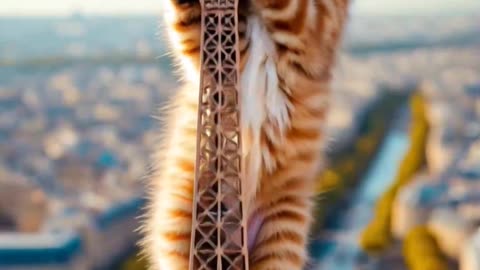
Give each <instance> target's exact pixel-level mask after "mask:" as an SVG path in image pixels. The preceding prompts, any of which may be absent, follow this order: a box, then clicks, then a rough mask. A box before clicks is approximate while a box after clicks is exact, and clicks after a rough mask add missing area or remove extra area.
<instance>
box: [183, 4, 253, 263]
mask: <svg viewBox="0 0 480 270" xmlns="http://www.w3.org/2000/svg"><path fill="white" fill-rule="evenodd" d="M200 2H201V5H202V44H201V62H202V68H201V75H200V95H199V109H198V130H197V132H198V134H197V160H196V172H195V186H194V205H193V219H192V240H191V241H192V242H191V250H190V270H200V269H203V270H248V251H247V235H246V233H247V230H246V225H247V222H246V218H245V209H244V208H243V203H242V202H243V196H242V180H241V179H242V167H243V166H242V158H241V136H240V95H239V92H238V91H239V65H238V62H239V60H240V59H239V58H240V54H239V50H238V38H239V37H238V28H237V23H238V15H237V14H238V13H237V7H238V0H201V1H200Z"/></svg>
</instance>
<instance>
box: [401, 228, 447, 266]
mask: <svg viewBox="0 0 480 270" xmlns="http://www.w3.org/2000/svg"><path fill="white" fill-rule="evenodd" d="M403 257H404V259H405V262H406V264H407V266H408V268H409V269H410V270H448V262H447V260H446V258H445V256H444V255H443V254H442V253H441V251H440V249H439V248H438V245H437V242H436V240H435V238H434V237H433V236H432V234H431V233H430V231H429V230H428V228H427V227H426V226H419V227H416V228H414V229H412V230H411V231H410V232H409V233H408V234H407V236H406V237H405V241H404V245H403Z"/></svg>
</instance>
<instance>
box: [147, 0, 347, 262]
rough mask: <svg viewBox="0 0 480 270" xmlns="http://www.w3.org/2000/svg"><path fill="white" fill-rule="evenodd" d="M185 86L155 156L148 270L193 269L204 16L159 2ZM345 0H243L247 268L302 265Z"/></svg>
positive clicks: (177, 3)
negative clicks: (197, 129) (192, 251)
mask: <svg viewBox="0 0 480 270" xmlns="http://www.w3.org/2000/svg"><path fill="white" fill-rule="evenodd" d="M163 2H164V17H165V22H166V25H167V27H166V31H167V33H168V37H169V39H170V41H171V49H172V51H173V53H174V55H175V59H176V60H177V61H178V62H179V66H180V72H181V75H183V81H184V84H183V87H182V88H181V89H180V91H179V92H178V93H177V94H176V96H174V98H173V100H172V102H171V104H170V106H169V108H168V110H167V114H166V115H167V121H166V123H165V131H164V132H163V133H162V135H163V137H162V144H161V145H160V146H159V147H158V148H157V149H156V152H155V154H154V157H153V162H154V168H153V173H152V175H151V176H150V183H149V184H150V202H149V208H148V213H147V218H146V221H145V224H144V233H145V239H144V243H143V244H144V248H145V252H146V253H147V255H148V257H149V259H150V263H151V267H152V269H154V270H186V269H188V263H189V251H190V240H191V239H190V235H191V218H192V195H193V181H194V167H195V151H196V145H195V143H196V136H197V131H196V127H197V107H198V91H199V74H200V71H199V68H200V55H199V50H200V31H201V29H200V24H201V22H200V21H201V11H200V4H199V3H198V0H197V1H195V0H163ZM348 2H349V1H348V0H252V1H248V0H240V2H239V9H240V11H239V36H240V47H239V49H240V55H241V60H240V66H241V70H240V72H241V80H240V87H241V90H240V95H241V104H242V108H241V114H242V115H241V119H242V123H241V128H242V140H243V142H242V144H243V155H244V159H245V160H244V161H245V163H244V164H245V167H244V169H245V170H246V171H245V172H246V174H245V175H246V178H245V179H244V180H245V181H246V185H245V186H246V187H247V189H246V190H244V192H245V193H246V198H247V201H246V206H245V207H246V209H247V212H248V213H249V220H250V221H249V224H250V226H249V227H248V238H249V242H250V243H249V248H250V254H249V257H250V269H252V270H295V269H302V268H303V267H304V266H305V264H306V262H307V260H308V254H307V249H306V244H307V242H308V235H309V229H310V225H311V222H312V206H313V201H312V196H313V195H314V194H313V191H314V178H315V176H316V175H317V173H318V169H319V165H320V163H321V153H322V146H323V144H324V142H325V139H324V136H323V133H322V125H323V124H324V122H325V116H326V113H327V111H328V102H329V84H330V78H331V70H332V66H333V64H334V59H335V53H336V51H337V50H338V47H339V41H340V38H341V35H342V32H343V28H344V24H345V21H346V17H347V9H348V4H349V3H348Z"/></svg>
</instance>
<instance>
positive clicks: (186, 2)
mask: <svg viewBox="0 0 480 270" xmlns="http://www.w3.org/2000/svg"><path fill="white" fill-rule="evenodd" d="M171 1H172V2H173V3H175V5H177V6H181V7H191V6H195V5H199V4H200V1H199V0H171Z"/></svg>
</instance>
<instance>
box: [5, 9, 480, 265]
mask: <svg viewBox="0 0 480 270" xmlns="http://www.w3.org/2000/svg"><path fill="white" fill-rule="evenodd" d="M477 15H478V14H477ZM158 21H159V18H157V17H146V16H138V17H122V18H119V17H96V16H84V15H81V14H75V15H72V16H71V17H66V18H63V17H61V18H60V17H59V18H15V17H11V18H9V17H7V18H2V17H0V269H1V270H17V269H18V270H24V269H29V270H34V269H35V270H37V269H39V270H40V269H41V270H47V269H48V270H53V269H72V270H91V269H125V270H131V269H143V268H141V266H138V265H137V264H136V263H135V262H133V263H130V264H123V262H124V261H125V260H127V259H128V258H135V256H136V255H135V253H136V251H137V249H136V242H137V240H138V237H139V235H138V233H137V231H136V230H135V229H136V228H137V226H138V222H139V219H138V217H139V216H140V215H141V213H142V207H143V205H144V200H145V198H144V184H145V183H144V178H145V175H146V173H147V172H148V165H149V164H148V161H149V155H150V153H151V151H152V147H153V146H154V145H155V141H156V139H157V136H156V135H157V133H158V130H159V129H160V128H161V121H160V120H158V119H159V118H161V110H160V109H161V108H162V106H163V105H164V104H165V103H166V102H167V101H168V97H169V96H170V94H171V93H173V92H174V91H175V89H176V87H177V86H178V85H179V82H178V79H177V77H176V74H175V72H174V71H173V70H172V68H171V66H172V65H171V62H170V58H169V56H168V53H167V52H168V49H167V45H166V41H165V40H164V39H162V38H161V36H162V34H161V33H157V32H161V31H162V28H161V27H160V28H158V27H157V22H158ZM156 33H157V34H156ZM392 93H393V94H396V95H402V96H407V98H405V100H408V101H406V102H405V101H400V98H399V99H398V100H397V101H395V102H394V103H393V104H395V107H398V109H396V110H395V113H392V114H391V115H392V116H391V117H389V116H387V114H385V119H382V122H385V123H386V125H385V127H386V130H385V131H384V132H382V133H381V134H384V135H383V136H382V138H381V140H379V141H381V142H379V145H378V146H377V147H376V148H375V149H376V150H375V151H373V150H372V151H373V152H372V153H371V154H369V156H371V162H369V163H368V166H367V168H366V169H365V172H363V173H358V174H355V177H354V178H356V179H358V180H355V181H354V182H355V184H354V185H352V186H351V187H349V188H347V189H346V191H345V193H342V194H341V196H340V197H342V198H343V197H349V200H343V199H342V200H339V201H338V202H335V203H332V205H335V206H336V207H337V206H338V205H341V206H342V207H340V208H341V209H342V210H341V211H336V213H334V214H332V215H327V217H328V218H327V221H328V222H325V224H320V225H319V229H318V233H316V234H315V235H313V237H312V246H311V254H312V259H313V260H315V261H316V262H318V263H316V265H318V266H316V267H317V268H315V269H339V270H340V269H345V270H350V269H351V270H354V269H385V267H388V269H402V270H403V269H405V270H406V269H412V270H420V269H421V270H441V269H460V270H477V269H480V259H479V258H480V257H479V256H477V254H479V252H480V233H479V231H478V227H479V225H480V28H478V16H476V15H455V16H454V15H452V16H446V17H443V18H442V20H437V18H436V17H434V16H430V17H429V16H417V17H415V16H412V17H408V16H407V17H388V16H385V17H382V16H377V17H375V16H373V17H372V16H358V15H355V16H353V17H352V18H351V22H350V24H349V27H348V31H347V33H346V37H345V40H344V46H343V50H342V52H341V53H340V55H339V57H338V64H337V67H336V69H335V73H334V82H333V90H332V102H333V105H332V110H331V112H330V113H329V118H328V122H327V125H326V129H327V133H328V138H329V141H328V147H327V151H326V153H325V155H326V159H327V161H328V162H327V164H328V165H332V166H331V167H332V168H333V164H335V162H336V161H335V160H337V159H338V158H337V159H335V160H334V158H329V157H330V155H332V156H338V155H341V154H337V152H338V153H339V152H341V151H340V150H339V149H341V148H342V146H344V145H350V144H355V143H356V142H357V141H359V140H360V139H359V138H361V136H362V123H363V122H364V121H367V120H368V119H370V118H369V115H371V113H369V112H370V111H374V112H376V111H375V108H377V107H379V106H380V105H381V103H382V102H383V101H384V100H383V99H382V98H383V97H384V95H389V94H392ZM402 100H403V99H402ZM379 104H380V105H379ZM381 112H382V111H380V113H381ZM374 114H375V113H374ZM388 115H390V114H388ZM367 122H368V121H367ZM379 134H380V133H379ZM417 140H418V143H417ZM413 146H415V147H413ZM409 147H410V148H409ZM372 149H373V148H372ZM409 149H413V150H412V151H413V152H412V151H409ZM345 151H347V150H345ZM417 157H418V160H417ZM417 161H418V162H417ZM353 162H354V163H359V162H360V161H358V160H354V161H353ZM409 162H410V163H409ZM403 163H405V164H406V163H409V164H417V163H418V164H419V165H418V166H416V167H415V169H410V168H409V169H408V170H409V172H408V173H403V174H402V171H401V169H403V168H404V167H408V166H407V165H405V166H403V165H404V164H403ZM412 166H413V165H412ZM327 167H328V166H327ZM329 168H330V167H329ZM400 178H401V180H402V181H399V184H398V185H397V183H396V182H395V181H396V179H400ZM321 181H322V177H320V179H319V182H321ZM340 181H342V179H340ZM400 182H401V183H400ZM390 191H392V192H391V193H392V196H391V197H388V196H390V193H389V192H390ZM323 192H325V190H324V189H323V188H320V189H319V194H323ZM342 192H343V191H342ZM347 194H348V196H347ZM319 196H321V195H319ZM384 197H385V198H391V200H389V202H388V207H387V208H388V211H387V212H388V215H387V217H384V216H382V213H383V212H382V213H380V212H381V211H379V209H380V208H381V207H380V206H382V207H383V204H382V203H383V202H384V201H387V199H385V200H383V198H384ZM335 209H337V208H335ZM382 209H383V208H382ZM383 219H385V220H387V221H386V222H385V223H383V222H380V221H381V220H383ZM380 223H381V224H380ZM379 224H380V225H379ZM370 230H371V232H373V233H371V232H369V231H370ZM379 231H380V232H381V233H376V232H379ZM371 234H375V235H378V238H374V237H371ZM384 235H385V237H383V236H384ZM382 237H383V238H382ZM418 239H422V241H423V242H421V244H417V243H420V240H418ZM425 239H426V240H425ZM427 242H428V243H429V244H428V245H427V244H424V243H427ZM412 243H413V244H412ZM422 245H423V246H422ZM418 246H421V247H418ZM419 250H420V251H419ZM421 250H427V251H425V252H424V253H422V252H421ZM419 254H420V255H419ZM416 256H423V259H424V262H423V263H422V262H419V259H418V258H417V257H416ZM129 265H134V266H129Z"/></svg>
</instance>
